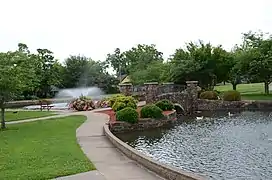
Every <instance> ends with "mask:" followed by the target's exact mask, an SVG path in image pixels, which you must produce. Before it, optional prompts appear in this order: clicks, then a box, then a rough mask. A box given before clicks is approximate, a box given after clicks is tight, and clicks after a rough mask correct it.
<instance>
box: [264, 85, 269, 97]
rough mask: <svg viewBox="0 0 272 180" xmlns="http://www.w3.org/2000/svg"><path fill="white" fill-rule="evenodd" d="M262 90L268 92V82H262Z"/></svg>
mask: <svg viewBox="0 0 272 180" xmlns="http://www.w3.org/2000/svg"><path fill="white" fill-rule="evenodd" d="M264 92H265V94H269V82H264Z"/></svg>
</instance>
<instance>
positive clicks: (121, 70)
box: [106, 48, 129, 81]
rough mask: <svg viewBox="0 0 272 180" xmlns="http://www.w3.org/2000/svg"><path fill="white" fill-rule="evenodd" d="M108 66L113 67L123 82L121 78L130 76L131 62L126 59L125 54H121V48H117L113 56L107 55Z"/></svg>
mask: <svg viewBox="0 0 272 180" xmlns="http://www.w3.org/2000/svg"><path fill="white" fill-rule="evenodd" d="M106 63H107V65H109V66H111V67H112V68H113V70H114V71H115V72H116V75H117V76H118V77H119V79H120V81H121V76H122V75H124V74H128V72H129V71H128V65H129V62H128V61H127V59H125V55H124V53H121V51H120V49H119V48H116V49H115V51H114V53H113V54H107V59H106Z"/></svg>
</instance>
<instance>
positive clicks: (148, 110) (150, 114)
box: [141, 104, 163, 119]
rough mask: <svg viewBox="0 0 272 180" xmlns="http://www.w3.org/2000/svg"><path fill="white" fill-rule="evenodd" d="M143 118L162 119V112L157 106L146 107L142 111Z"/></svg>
mask: <svg viewBox="0 0 272 180" xmlns="http://www.w3.org/2000/svg"><path fill="white" fill-rule="evenodd" d="M141 117H142V118H155V119H158V118H162V117H163V114H162V110H161V109H160V108H159V107H158V106H155V105H153V104H152V105H146V106H144V107H143V108H142V109H141Z"/></svg>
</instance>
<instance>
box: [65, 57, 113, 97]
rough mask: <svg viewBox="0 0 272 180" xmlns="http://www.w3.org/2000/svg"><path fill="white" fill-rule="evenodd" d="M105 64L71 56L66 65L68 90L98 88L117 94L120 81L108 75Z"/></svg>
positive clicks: (66, 85)
mask: <svg viewBox="0 0 272 180" xmlns="http://www.w3.org/2000/svg"><path fill="white" fill-rule="evenodd" d="M106 68H107V65H106V63H105V62H100V61H94V60H92V59H91V58H87V57H85V56H70V57H69V58H67V59H66V60H65V63H64V80H63V84H64V86H65V87H66V88H75V87H82V86H83V87H90V86H97V87H99V88H101V89H103V90H104V91H106V92H116V86H115V85H117V83H118V80H117V79H116V78H115V77H113V76H111V75H110V74H108V72H107V71H106Z"/></svg>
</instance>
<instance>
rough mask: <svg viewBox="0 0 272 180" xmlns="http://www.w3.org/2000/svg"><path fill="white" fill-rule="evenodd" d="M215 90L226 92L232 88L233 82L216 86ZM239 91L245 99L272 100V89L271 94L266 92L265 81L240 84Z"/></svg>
mask: <svg viewBox="0 0 272 180" xmlns="http://www.w3.org/2000/svg"><path fill="white" fill-rule="evenodd" d="M215 90H217V91H220V92H224V91H229V90H232V85H231V84H226V85H220V86H215ZM237 91H239V92H240V93H241V95H242V99H244V100H272V89H270V93H271V94H269V95H266V94H264V83H252V84H238V85H237Z"/></svg>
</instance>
